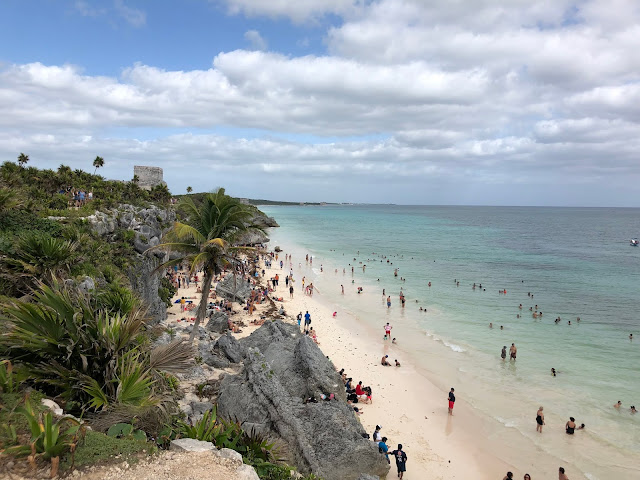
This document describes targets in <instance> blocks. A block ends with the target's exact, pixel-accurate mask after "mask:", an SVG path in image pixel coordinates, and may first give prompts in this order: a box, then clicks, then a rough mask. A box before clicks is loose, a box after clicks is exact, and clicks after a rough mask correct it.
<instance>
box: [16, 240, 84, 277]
mask: <svg viewBox="0 0 640 480" xmlns="http://www.w3.org/2000/svg"><path fill="white" fill-rule="evenodd" d="M77 249H78V244H77V243H75V242H71V241H68V240H63V239H60V238H54V237H51V236H49V235H42V234H39V233H34V232H29V233H25V234H23V235H22V236H21V237H20V239H19V240H18V244H17V246H16V251H15V253H14V255H13V256H12V258H10V259H6V261H7V263H8V264H9V266H10V267H11V268H12V269H17V270H19V271H20V273H22V274H25V275H27V276H31V277H33V278H39V279H43V280H45V281H46V282H47V283H49V282H51V281H52V279H54V278H55V277H57V276H60V275H61V274H63V273H67V272H69V269H70V268H71V266H73V265H74V264H75V263H76V262H77V261H78V255H77Z"/></svg>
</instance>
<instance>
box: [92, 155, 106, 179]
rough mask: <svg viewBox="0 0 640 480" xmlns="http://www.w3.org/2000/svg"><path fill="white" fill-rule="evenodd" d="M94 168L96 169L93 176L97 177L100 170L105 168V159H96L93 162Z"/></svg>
mask: <svg viewBox="0 0 640 480" xmlns="http://www.w3.org/2000/svg"><path fill="white" fill-rule="evenodd" d="M93 166H94V167H95V168H94V170H93V174H94V175H95V174H96V172H97V171H98V169H99V168H102V167H104V158H102V157H96V158H95V160H94V161H93Z"/></svg>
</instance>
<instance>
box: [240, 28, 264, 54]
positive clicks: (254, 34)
mask: <svg viewBox="0 0 640 480" xmlns="http://www.w3.org/2000/svg"><path fill="white" fill-rule="evenodd" d="M244 39H245V40H247V41H248V42H249V44H250V45H251V47H252V48H253V50H266V49H267V41H266V40H265V39H264V38H262V35H260V32H259V31H257V30H247V31H246V32H244Z"/></svg>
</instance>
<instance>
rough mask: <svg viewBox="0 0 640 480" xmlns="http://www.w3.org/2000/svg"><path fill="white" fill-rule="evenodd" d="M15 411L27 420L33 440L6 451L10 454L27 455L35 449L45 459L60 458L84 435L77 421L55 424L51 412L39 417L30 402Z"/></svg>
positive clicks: (57, 422)
mask: <svg viewBox="0 0 640 480" xmlns="http://www.w3.org/2000/svg"><path fill="white" fill-rule="evenodd" d="M15 411H16V413H18V414H21V415H23V416H24V417H25V418H26V420H27V423H28V424H29V429H30V431H31V438H30V440H29V442H28V444H27V445H16V446H13V447H9V448H8V449H6V453H8V454H13V455H27V454H28V453H30V452H32V451H33V449H35V453H37V454H41V455H42V456H43V457H44V458H45V459H50V458H53V457H58V456H60V455H61V454H62V453H63V452H65V451H66V450H69V449H70V448H71V446H72V445H75V444H76V443H77V441H78V438H79V435H80V434H81V433H82V432H81V431H80V423H79V422H78V421H77V420H74V419H71V418H68V417H65V418H62V419H60V420H58V421H56V422H54V421H53V415H52V414H51V412H47V413H45V414H40V415H38V414H37V413H36V411H35V410H34V409H33V407H31V405H30V404H29V403H28V402H26V403H25V405H24V406H23V407H18V408H16V410H15Z"/></svg>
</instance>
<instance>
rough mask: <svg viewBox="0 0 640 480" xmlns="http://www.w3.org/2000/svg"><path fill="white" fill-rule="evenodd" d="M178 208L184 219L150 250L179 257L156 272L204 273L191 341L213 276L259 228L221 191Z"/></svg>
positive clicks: (188, 200)
mask: <svg viewBox="0 0 640 480" xmlns="http://www.w3.org/2000/svg"><path fill="white" fill-rule="evenodd" d="M179 208H180V209H181V210H182V211H183V212H184V214H185V216H186V217H185V220H184V221H183V222H176V223H175V224H174V226H173V227H172V228H171V230H169V232H168V233H167V234H166V235H165V239H166V241H165V242H164V243H162V244H160V245H157V246H155V247H153V248H151V249H150V250H156V249H164V250H170V251H173V252H179V253H180V255H181V256H180V257H179V258H176V259H173V260H170V261H168V262H166V263H164V264H162V265H160V266H159V267H158V269H163V268H166V267H170V266H173V265H177V264H179V263H186V264H187V265H189V269H190V270H191V271H192V272H193V271H197V270H199V269H202V270H203V271H204V279H203V281H202V301H201V303H200V305H199V307H198V311H197V314H196V322H195V323H194V326H193V332H192V333H191V335H190V337H189V341H191V342H192V341H193V339H194V337H195V332H197V331H198V325H199V324H200V323H201V322H202V320H203V319H204V315H205V313H206V308H205V307H206V301H207V298H208V296H209V290H210V288H211V282H212V280H213V277H214V276H215V275H217V274H218V273H220V272H221V271H222V269H223V268H224V266H225V265H228V264H233V263H237V259H236V256H235V254H236V253H237V252H238V250H241V249H240V248H238V247H236V246H235V245H236V243H237V241H238V240H239V239H240V237H241V236H242V235H243V234H245V233H246V232H248V231H252V230H260V228H258V227H256V226H253V225H249V224H248V223H249V220H250V218H251V216H252V213H251V212H250V211H249V209H248V208H246V205H243V204H242V203H240V201H239V200H238V199H236V198H233V197H230V196H229V195H227V194H226V193H225V191H224V189H223V188H221V189H219V190H218V191H216V192H215V193H210V194H208V195H206V196H205V197H204V199H203V202H202V204H201V205H200V206H196V205H195V203H194V202H193V200H192V199H191V198H186V199H185V200H184V201H183V202H182V203H181V204H180V206H179Z"/></svg>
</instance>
